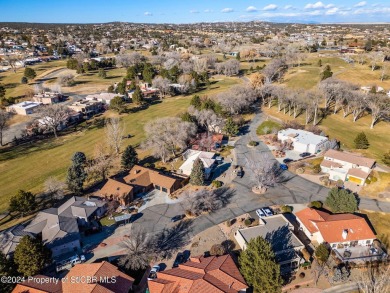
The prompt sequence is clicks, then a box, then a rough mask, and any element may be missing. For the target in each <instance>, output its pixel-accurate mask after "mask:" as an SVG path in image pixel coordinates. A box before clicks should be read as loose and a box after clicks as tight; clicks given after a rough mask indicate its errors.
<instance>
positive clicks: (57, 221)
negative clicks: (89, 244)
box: [24, 196, 106, 257]
mask: <svg viewBox="0 0 390 293" xmlns="http://www.w3.org/2000/svg"><path fill="white" fill-rule="evenodd" d="M105 212H106V204H105V203H104V202H102V201H100V200H95V199H90V200H87V199H85V198H82V197H76V196H73V197H71V198H70V199H69V200H68V201H66V202H65V203H64V204H63V205H61V206H60V207H58V208H49V209H46V210H43V211H41V212H39V213H38V215H37V216H36V217H35V218H34V219H33V220H32V221H31V223H30V224H29V225H28V226H27V227H26V228H25V229H24V231H25V232H30V233H32V234H33V235H39V236H40V237H41V238H42V242H43V244H44V245H46V247H47V248H49V249H50V250H51V251H52V256H53V257H56V256H59V255H61V254H64V253H68V252H71V251H77V250H79V249H80V230H79V226H84V227H88V226H91V225H93V224H94V223H93V221H94V220H95V219H98V218H100V217H102V216H103V215H104V214H105Z"/></svg>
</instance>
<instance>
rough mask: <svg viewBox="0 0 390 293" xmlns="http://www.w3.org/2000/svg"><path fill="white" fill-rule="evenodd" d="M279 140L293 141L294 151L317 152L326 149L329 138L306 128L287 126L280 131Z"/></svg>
mask: <svg viewBox="0 0 390 293" xmlns="http://www.w3.org/2000/svg"><path fill="white" fill-rule="evenodd" d="M278 140H280V141H281V142H285V141H286V142H290V143H291V142H292V145H293V148H294V151H297V152H300V153H304V152H309V153H311V154H316V153H318V152H320V151H322V150H324V149H325V147H326V144H327V141H328V138H327V137H325V136H321V135H316V134H314V133H311V132H310V131H306V130H301V129H292V128H287V129H283V130H280V131H278Z"/></svg>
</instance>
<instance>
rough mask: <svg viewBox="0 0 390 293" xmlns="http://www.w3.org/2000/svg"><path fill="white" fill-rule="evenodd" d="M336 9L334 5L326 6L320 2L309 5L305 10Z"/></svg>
mask: <svg viewBox="0 0 390 293" xmlns="http://www.w3.org/2000/svg"><path fill="white" fill-rule="evenodd" d="M332 7H334V4H327V5H325V4H324V3H322V2H321V1H318V2H316V3H308V4H306V6H305V9H329V8H332Z"/></svg>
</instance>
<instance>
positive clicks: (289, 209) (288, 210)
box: [281, 205, 293, 213]
mask: <svg viewBox="0 0 390 293" xmlns="http://www.w3.org/2000/svg"><path fill="white" fill-rule="evenodd" d="M281 210H282V213H291V212H292V211H293V208H292V206H288V205H284V206H282V207H281Z"/></svg>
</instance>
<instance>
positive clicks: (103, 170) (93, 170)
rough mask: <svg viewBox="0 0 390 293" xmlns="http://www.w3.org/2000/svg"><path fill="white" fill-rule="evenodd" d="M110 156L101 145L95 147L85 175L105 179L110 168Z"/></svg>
mask: <svg viewBox="0 0 390 293" xmlns="http://www.w3.org/2000/svg"><path fill="white" fill-rule="evenodd" d="M112 159H113V158H112V156H111V154H110V153H109V152H106V150H105V147H104V145H103V144H102V143H99V144H97V145H96V146H95V153H94V158H93V159H92V160H90V161H89V162H88V166H87V173H88V175H89V177H92V178H100V179H102V180H104V179H106V178H107V176H108V173H109V171H110V169H111V167H112Z"/></svg>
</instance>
